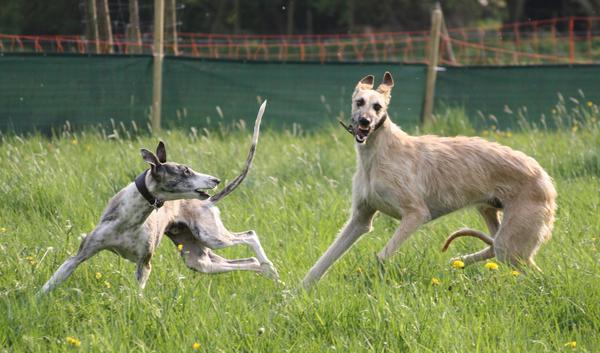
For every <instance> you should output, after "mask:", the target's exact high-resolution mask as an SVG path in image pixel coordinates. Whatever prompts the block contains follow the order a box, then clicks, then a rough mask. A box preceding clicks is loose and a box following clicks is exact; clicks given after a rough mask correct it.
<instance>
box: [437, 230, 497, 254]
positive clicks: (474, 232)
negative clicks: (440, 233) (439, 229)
mask: <svg viewBox="0 0 600 353" xmlns="http://www.w3.org/2000/svg"><path fill="white" fill-rule="evenodd" d="M464 236H470V237H475V238H478V239H481V240H483V242H484V243H486V244H488V245H490V246H492V247H493V246H494V239H492V238H490V237H489V236H488V235H487V234H485V233H483V232H480V231H478V230H475V229H468V228H464V229H459V230H457V231H456V232H454V233H452V234H450V236H449V237H448V239H446V242H445V243H444V247H443V248H442V252H444V251H446V250H447V249H448V246H450V243H452V241H453V240H454V239H456V238H459V237H464Z"/></svg>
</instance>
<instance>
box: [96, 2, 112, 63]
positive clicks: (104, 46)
mask: <svg viewBox="0 0 600 353" xmlns="http://www.w3.org/2000/svg"><path fill="white" fill-rule="evenodd" d="M98 32H99V33H100V41H101V43H100V48H101V50H100V51H101V52H102V53H105V54H106V53H112V52H113V35H112V24H111V22H110V11H109V9H108V0H98Z"/></svg>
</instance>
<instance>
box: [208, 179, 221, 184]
mask: <svg viewBox="0 0 600 353" xmlns="http://www.w3.org/2000/svg"><path fill="white" fill-rule="evenodd" d="M210 181H212V182H213V183H215V185H219V184H220V183H221V180H219V179H217V178H211V179H210Z"/></svg>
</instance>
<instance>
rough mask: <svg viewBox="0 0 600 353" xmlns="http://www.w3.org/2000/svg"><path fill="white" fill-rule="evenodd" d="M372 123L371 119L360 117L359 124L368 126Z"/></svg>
mask: <svg viewBox="0 0 600 353" xmlns="http://www.w3.org/2000/svg"><path fill="white" fill-rule="evenodd" d="M370 123H371V120H369V119H367V118H365V117H364V116H363V117H362V118H360V119H358V125H360V126H363V127H367V126H369V124H370Z"/></svg>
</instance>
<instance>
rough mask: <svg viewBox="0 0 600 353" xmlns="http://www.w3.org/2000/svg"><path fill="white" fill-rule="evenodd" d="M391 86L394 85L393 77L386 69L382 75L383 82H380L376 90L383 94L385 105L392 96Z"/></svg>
mask: <svg viewBox="0 0 600 353" xmlns="http://www.w3.org/2000/svg"><path fill="white" fill-rule="evenodd" d="M392 87H394V79H393V78H392V74H391V73H390V72H389V71H386V72H385V74H384V75H383V82H381V84H380V85H379V87H377V92H379V93H381V94H383V95H384V96H385V100H386V102H385V103H386V105H389V104H390V99H391V98H392Z"/></svg>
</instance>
